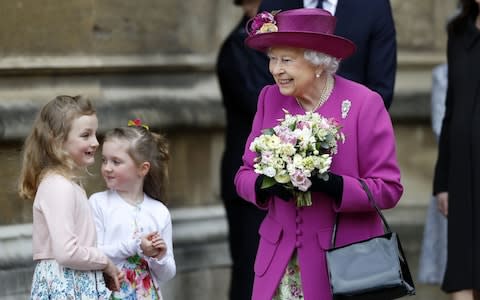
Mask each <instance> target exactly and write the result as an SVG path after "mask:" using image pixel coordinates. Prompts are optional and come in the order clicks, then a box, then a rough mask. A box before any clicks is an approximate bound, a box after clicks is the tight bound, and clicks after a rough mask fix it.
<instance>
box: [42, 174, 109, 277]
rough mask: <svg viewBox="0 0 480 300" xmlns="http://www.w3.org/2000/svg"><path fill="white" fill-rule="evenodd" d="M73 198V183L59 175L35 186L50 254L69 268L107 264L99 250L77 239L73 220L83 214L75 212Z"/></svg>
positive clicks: (91, 267)
mask: <svg viewBox="0 0 480 300" xmlns="http://www.w3.org/2000/svg"><path fill="white" fill-rule="evenodd" d="M76 197H78V194H77V193H76V192H75V187H74V185H73V183H72V182H70V181H69V180H67V179H66V178H63V177H61V176H55V177H49V178H48V179H46V180H43V181H42V183H41V184H40V186H39V188H38V191H37V195H36V196H35V202H36V203H35V205H38V206H39V208H40V209H41V211H42V212H43V214H44V216H45V221H46V223H47V227H48V232H50V234H51V237H52V238H51V242H52V245H51V247H52V251H53V256H54V258H55V260H56V261H57V262H58V263H59V264H61V265H63V266H66V267H69V268H72V269H76V270H100V269H103V268H105V267H106V265H107V257H106V256H105V255H104V254H103V253H102V251H101V250H100V249H98V248H96V247H89V246H85V245H81V244H80V242H79V237H78V235H77V234H76V230H75V227H76V226H78V225H77V224H76V220H77V219H78V218H83V217H86V216H83V215H78V213H77V210H76ZM85 200H86V199H85Z"/></svg>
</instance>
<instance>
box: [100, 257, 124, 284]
mask: <svg viewBox="0 0 480 300" xmlns="http://www.w3.org/2000/svg"><path fill="white" fill-rule="evenodd" d="M103 276H104V279H105V283H106V285H107V288H108V289H109V290H112V291H119V290H120V283H122V282H123V280H124V278H125V274H124V273H123V272H122V271H120V270H119V269H118V268H117V266H115V264H114V263H113V262H112V261H111V260H110V259H109V260H108V262H107V266H106V267H105V269H103Z"/></svg>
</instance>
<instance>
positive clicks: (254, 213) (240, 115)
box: [217, 17, 273, 300]
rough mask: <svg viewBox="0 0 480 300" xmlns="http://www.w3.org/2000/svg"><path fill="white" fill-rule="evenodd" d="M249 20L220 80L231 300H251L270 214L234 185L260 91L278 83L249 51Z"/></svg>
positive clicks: (227, 52)
mask: <svg viewBox="0 0 480 300" xmlns="http://www.w3.org/2000/svg"><path fill="white" fill-rule="evenodd" d="M247 20H248V19H247V18H246V17H244V18H243V19H242V20H241V21H240V23H239V24H238V25H237V26H236V27H235V28H234V30H233V31H232V32H231V33H230V35H229V36H228V37H227V39H226V40H225V41H224V43H223V45H222V47H221V49H220V53H219V56H218V61H217V76H218V80H219V83H220V89H221V92H222V100H223V105H224V107H225V111H226V117H227V127H226V134H225V152H224V154H223V159H222V169H221V196H222V200H223V203H224V205H225V210H226V213H227V220H228V225H229V244H230V254H231V258H232V273H231V274H232V278H231V286H230V299H231V300H237V299H238V300H245V299H250V297H251V294H252V287H253V279H254V272H253V263H254V260H255V253H256V251H257V248H258V242H259V235H258V228H259V227H260V223H261V222H262V220H263V218H264V217H265V212H264V211H262V210H260V209H258V208H257V207H255V206H254V205H252V204H251V203H248V202H247V201H245V200H243V199H241V198H240V197H239V196H238V195H237V192H236V188H235V185H234V183H233V180H234V177H235V174H236V173H237V171H238V169H239V168H240V166H241V165H242V155H243V151H244V147H245V142H246V140H247V137H248V134H249V133H250V130H251V126H252V122H253V116H254V115H255V112H256V110H257V98H258V94H259V93H260V90H261V89H262V88H263V87H264V86H265V85H267V84H271V83H273V78H272V76H271V75H270V73H269V71H268V68H267V65H268V60H267V57H266V56H265V55H264V54H263V53H260V52H257V51H254V50H252V49H250V48H247V47H246V46H245V44H244V40H245V38H246V36H247V34H246V32H245V23H246V22H247Z"/></svg>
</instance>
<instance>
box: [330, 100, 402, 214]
mask: <svg viewBox="0 0 480 300" xmlns="http://www.w3.org/2000/svg"><path fill="white" fill-rule="evenodd" d="M357 136H358V139H357V141H358V145H357V149H358V154H357V155H358V171H359V177H360V178H362V179H363V180H364V181H365V182H366V184H367V186H368V187H369V189H370V190H371V192H372V194H373V197H374V199H375V201H376V203H377V205H378V206H379V208H381V209H388V208H392V207H394V206H395V205H396V204H397V202H398V201H399V200H400V197H401V196H402V193H403V187H402V184H401V183H400V169H399V167H398V162H397V154H396V150H395V135H394V131H393V127H392V122H391V120H390V116H389V114H388V112H387V110H386V109H385V107H384V104H383V101H382V99H381V98H380V96H379V95H378V94H377V93H372V94H370V97H369V99H367V101H365V103H364V105H363V107H362V108H361V110H360V113H359V115H358V120H357ZM343 180H344V185H343V186H344V188H343V198H342V201H341V205H340V207H337V210H338V211H342V212H353V211H369V210H373V208H372V207H371V205H370V204H369V201H368V198H367V195H366V193H365V191H364V190H363V188H362V186H361V185H360V183H359V182H358V178H354V177H350V176H343Z"/></svg>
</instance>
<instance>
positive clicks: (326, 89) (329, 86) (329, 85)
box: [295, 75, 335, 112]
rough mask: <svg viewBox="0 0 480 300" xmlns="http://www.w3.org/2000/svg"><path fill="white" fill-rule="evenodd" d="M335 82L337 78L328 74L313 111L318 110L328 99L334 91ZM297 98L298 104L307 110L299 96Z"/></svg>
mask: <svg viewBox="0 0 480 300" xmlns="http://www.w3.org/2000/svg"><path fill="white" fill-rule="evenodd" d="M334 83H335V80H334V79H333V76H331V75H327V79H326V80H325V85H324V86H323V89H322V94H321V96H320V99H319V100H318V103H317V105H315V107H314V108H313V109H312V110H311V112H314V111H316V110H317V109H318V108H319V107H320V106H322V105H323V104H324V103H325V102H326V101H327V100H328V98H329V97H330V94H331V93H332V90H333V85H334ZM295 100H296V101H297V103H298V106H300V107H301V108H302V109H303V110H305V111H307V110H306V109H305V107H303V105H302V103H300V101H299V100H298V98H297V97H295Z"/></svg>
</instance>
